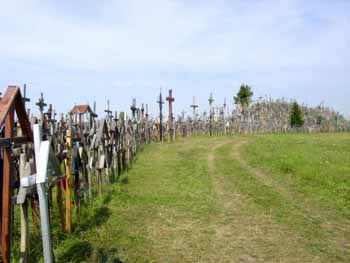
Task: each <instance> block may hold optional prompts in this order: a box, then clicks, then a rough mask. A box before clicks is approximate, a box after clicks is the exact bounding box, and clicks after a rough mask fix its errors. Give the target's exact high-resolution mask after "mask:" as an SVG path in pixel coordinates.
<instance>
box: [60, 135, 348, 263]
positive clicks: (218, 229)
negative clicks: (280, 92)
mask: <svg viewBox="0 0 350 263" xmlns="http://www.w3.org/2000/svg"><path fill="white" fill-rule="evenodd" d="M349 141H350V135H349V134H337V135H333V134H324V135H299V134H291V135H262V136H219V137H213V138H209V137H192V138H186V139H179V140H178V141H177V142H176V143H172V144H168V143H163V144H161V143H158V144H152V145H148V146H146V147H145V148H144V150H143V151H142V152H141V153H140V154H139V155H138V158H137V160H136V161H135V162H134V164H133V167H132V168H131V169H130V171H129V172H128V173H126V174H124V175H123V176H122V177H121V178H120V180H119V182H118V183H117V184H114V185H112V186H111V187H110V188H109V189H108V190H106V196H105V198H103V199H101V200H95V206H94V208H92V211H86V212H85V213H86V217H85V218H84V217H83V218H82V224H83V225H84V227H82V228H81V230H80V231H78V232H77V233H76V234H75V235H74V236H73V238H71V239H67V240H66V241H65V242H62V243H59V244H58V245H57V246H56V248H55V254H56V256H57V257H58V259H59V260H58V261H60V262H350V246H349V245H350V229H349V227H350V225H349V209H350V208H349V199H348V198H349V191H348V190H347V193H346V191H344V189H348V187H349V166H350V162H349V161H350V160H349V145H350V144H349ZM321 163H325V166H324V167H323V168H322V167H320V164H321ZM335 174H336V175H335ZM333 175H334V176H333ZM100 216H101V218H100ZM91 217H92V219H91ZM96 221H97V222H96ZM89 222H90V227H89Z"/></svg>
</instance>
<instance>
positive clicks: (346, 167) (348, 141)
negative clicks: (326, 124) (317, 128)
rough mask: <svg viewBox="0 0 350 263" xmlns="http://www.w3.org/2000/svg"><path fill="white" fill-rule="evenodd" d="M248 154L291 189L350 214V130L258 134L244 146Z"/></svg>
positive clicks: (342, 214)
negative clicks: (318, 132)
mask: <svg viewBox="0 0 350 263" xmlns="http://www.w3.org/2000/svg"><path fill="white" fill-rule="evenodd" d="M244 157H245V158H246V159H247V160H248V161H249V163H250V164H251V165H253V166H257V167H261V168H263V169H264V170H265V171H267V172H268V173H269V174H270V175H271V176H273V178H274V179H275V180H277V181H278V182H280V183H282V184H285V185H287V186H288V187H289V188H290V190H291V191H297V192H300V193H303V194H304V196H305V198H312V199H313V200H314V201H315V202H317V203H318V204H319V205H320V206H322V208H323V209H325V210H327V211H329V212H331V213H333V214H335V215H337V216H339V217H344V218H350V135H349V134H312V135H305V134H280V135H264V136H258V137H257V138H256V139H255V140H254V143H250V144H249V145H247V147H246V148H245V149H244Z"/></svg>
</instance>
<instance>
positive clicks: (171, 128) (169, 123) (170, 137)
mask: <svg viewBox="0 0 350 263" xmlns="http://www.w3.org/2000/svg"><path fill="white" fill-rule="evenodd" d="M166 100H167V101H168V102H169V117H168V127H169V140H170V141H172V140H173V136H174V128H173V102H174V101H175V98H174V97H173V90H172V89H169V95H168V97H167V98H166Z"/></svg>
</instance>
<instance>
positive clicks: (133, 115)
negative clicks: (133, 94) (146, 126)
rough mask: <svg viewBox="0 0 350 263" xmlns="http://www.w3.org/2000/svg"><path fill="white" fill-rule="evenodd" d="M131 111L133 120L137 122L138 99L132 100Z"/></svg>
mask: <svg viewBox="0 0 350 263" xmlns="http://www.w3.org/2000/svg"><path fill="white" fill-rule="evenodd" d="M130 110H131V112H132V119H133V120H134V121H135V114H136V110H137V108H136V99H132V104H131V107H130Z"/></svg>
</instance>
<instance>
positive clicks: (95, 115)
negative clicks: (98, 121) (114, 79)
mask: <svg viewBox="0 0 350 263" xmlns="http://www.w3.org/2000/svg"><path fill="white" fill-rule="evenodd" d="M92 117H93V118H97V114H96V101H94V107H93V113H92Z"/></svg>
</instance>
